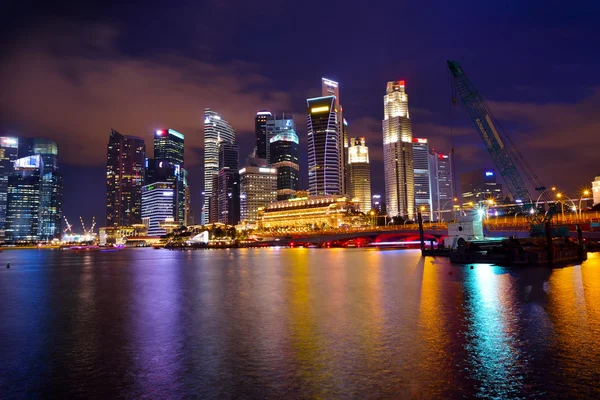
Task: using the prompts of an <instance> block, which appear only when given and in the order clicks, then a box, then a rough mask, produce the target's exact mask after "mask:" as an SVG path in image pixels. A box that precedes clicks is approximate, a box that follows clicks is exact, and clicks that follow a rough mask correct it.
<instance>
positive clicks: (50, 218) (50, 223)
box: [19, 138, 63, 241]
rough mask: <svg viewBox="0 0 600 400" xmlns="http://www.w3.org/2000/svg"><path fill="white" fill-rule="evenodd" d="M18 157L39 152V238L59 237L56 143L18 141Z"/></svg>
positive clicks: (59, 184)
mask: <svg viewBox="0 0 600 400" xmlns="http://www.w3.org/2000/svg"><path fill="white" fill-rule="evenodd" d="M19 153H20V155H19V156H20V157H28V156H32V155H37V154H39V155H40V156H41V157H42V161H43V163H44V167H43V170H42V189H41V192H40V218H39V227H38V236H39V239H40V240H44V241H50V240H52V239H59V238H60V236H61V226H62V201H63V176H62V174H61V173H60V171H59V170H58V144H57V143H56V142H55V141H53V140H50V139H45V138H27V139H24V140H21V141H20V143H19Z"/></svg>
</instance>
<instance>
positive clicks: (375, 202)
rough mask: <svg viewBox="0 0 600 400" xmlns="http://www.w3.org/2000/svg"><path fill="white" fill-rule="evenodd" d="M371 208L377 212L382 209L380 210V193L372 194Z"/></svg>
mask: <svg viewBox="0 0 600 400" xmlns="http://www.w3.org/2000/svg"><path fill="white" fill-rule="evenodd" d="M371 209H372V210H376V211H377V212H382V210H381V195H380V194H374V195H373V196H372V201H371Z"/></svg>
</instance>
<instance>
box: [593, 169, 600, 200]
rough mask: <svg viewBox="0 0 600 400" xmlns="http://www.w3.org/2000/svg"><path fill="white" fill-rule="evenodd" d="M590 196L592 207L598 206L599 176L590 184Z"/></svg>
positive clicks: (599, 196)
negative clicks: (592, 202)
mask: <svg viewBox="0 0 600 400" xmlns="http://www.w3.org/2000/svg"><path fill="white" fill-rule="evenodd" d="M592 196H593V199H594V205H596V204H600V176H597V177H596V178H595V179H594V181H593V182H592Z"/></svg>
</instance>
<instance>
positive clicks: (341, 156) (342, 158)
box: [321, 78, 348, 194]
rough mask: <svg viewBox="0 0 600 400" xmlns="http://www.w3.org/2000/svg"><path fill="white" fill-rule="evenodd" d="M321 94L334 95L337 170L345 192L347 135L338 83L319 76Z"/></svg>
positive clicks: (341, 186)
mask: <svg viewBox="0 0 600 400" xmlns="http://www.w3.org/2000/svg"><path fill="white" fill-rule="evenodd" d="M321 96H323V97H326V96H334V97H335V101H334V107H333V109H334V112H335V114H336V120H337V125H336V130H337V143H338V171H339V175H340V178H339V179H340V193H342V194H343V193H346V186H345V185H346V181H347V179H348V177H347V176H346V171H347V167H348V160H347V154H346V149H347V148H348V137H347V136H346V125H345V124H344V123H342V121H345V120H344V116H343V107H342V105H341V103H340V84H339V83H338V82H335V81H332V80H331V79H327V78H321Z"/></svg>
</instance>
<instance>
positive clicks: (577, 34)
mask: <svg viewBox="0 0 600 400" xmlns="http://www.w3.org/2000/svg"><path fill="white" fill-rule="evenodd" d="M71 3H75V2H71V1H69V2H34V1H26V0H25V1H18V2H14V1H13V2H10V3H9V4H8V5H7V6H6V5H4V6H3V8H2V14H3V25H2V26H1V27H0V35H1V37H2V38H3V39H4V40H3V41H2V42H3V45H2V50H1V51H2V52H1V53H0V55H1V61H2V62H1V63H0V88H1V94H0V135H17V136H24V137H29V136H41V137H48V138H51V139H54V140H56V141H57V142H58V143H59V145H60V162H61V168H62V170H63V172H64V174H65V201H64V214H65V215H66V216H67V217H68V218H69V219H70V220H71V222H74V221H75V220H76V219H77V218H78V217H79V216H80V215H82V216H83V217H84V218H85V219H86V220H89V219H91V217H92V216H93V215H94V216H96V218H97V219H98V220H99V221H103V220H104V196H105V181H104V174H105V158H106V144H107V141H108V135H109V132H110V129H111V128H115V129H117V130H118V131H119V132H121V133H124V134H133V135H139V136H143V137H145V138H146V139H147V143H146V146H147V149H148V150H149V152H151V149H152V145H151V138H152V131H153V130H154V129H157V128H166V127H169V128H173V129H176V130H178V131H180V132H182V133H184V134H185V137H186V154H185V157H186V165H187V168H188V169H189V170H190V177H191V185H192V195H193V205H194V209H195V211H196V216H197V217H199V209H200V201H201V200H200V192H201V191H202V178H203V177H202V168H201V162H202V144H203V136H202V135H203V133H202V128H203V117H202V114H203V110H204V108H205V107H210V108H212V109H214V110H216V111H217V112H219V113H220V114H221V115H222V116H223V117H224V118H225V119H227V120H228V121H229V122H230V123H231V124H232V125H233V127H234V129H235V130H236V135H237V138H238V141H239V142H240V144H241V152H240V153H241V156H240V158H241V160H240V161H241V163H243V162H244V158H245V155H247V154H248V153H250V152H251V151H252V147H253V141H254V133H253V129H254V128H253V124H254V116H255V114H256V111H257V110H258V109H264V108H266V109H270V110H271V111H273V112H277V113H281V112H293V113H294V114H295V118H296V124H297V128H298V133H299V136H300V137H301V146H302V150H303V153H304V160H303V164H302V165H301V167H302V168H303V171H302V172H303V176H304V178H303V181H304V183H305V186H306V183H307V179H306V122H305V120H306V117H305V107H306V103H305V99H306V98H307V97H311V96H317V95H319V94H320V79H321V77H328V78H331V79H333V80H336V81H339V82H340V99H341V103H342V105H343V106H344V116H345V117H346V119H347V120H348V122H349V135H350V136H351V137H355V136H366V138H367V144H368V146H369V148H370V152H371V160H372V167H371V173H372V180H373V193H381V194H383V180H382V175H383V166H382V162H381V160H382V134H381V119H382V118H383V95H384V94H385V85H386V82H387V81H390V80H400V79H404V80H406V84H407V92H408V94H409V107H410V112H411V118H412V121H413V136H415V137H427V138H429V139H430V143H431V146H432V147H433V148H435V149H436V150H438V151H441V152H447V151H449V150H450V148H451V135H450V131H451V130H450V126H453V134H454V146H455V149H456V155H457V159H456V167H457V170H458V172H459V173H460V172H461V171H466V170H469V169H472V168H475V167H493V165H492V163H491V159H490V157H489V155H488V154H487V152H486V150H485V148H484V147H483V144H482V142H481V140H480V138H479V136H478V134H477V132H476V131H475V130H474V128H473V127H472V126H471V122H470V120H469V119H468V117H467V114H466V112H465V111H464V109H463V107H462V105H461V104H460V103H459V105H458V106H457V107H456V108H452V107H451V106H450V103H451V101H450V100H451V94H450V85H449V83H450V81H449V76H448V71H447V67H446V60H447V59H455V60H457V61H458V62H459V63H460V64H461V66H462V67H463V69H464V70H465V72H466V73H467V75H468V76H469V77H470V78H471V80H472V81H473V83H474V84H475V86H476V87H477V88H478V89H479V91H480V93H481V94H482V95H483V96H484V97H485V98H486V100H487V101H488V105H489V106H490V108H491V109H492V112H493V113H494V116H495V117H496V118H498V119H499V120H500V121H501V123H502V126H503V128H504V130H505V131H506V132H507V133H508V134H509V135H510V136H511V137H512V139H513V141H514V142H516V143H517V144H518V145H519V146H520V148H521V151H522V152H523V154H524V155H525V156H526V157H527V159H528V160H529V162H530V164H531V165H532V166H533V167H534V169H535V170H536V171H537V174H538V175H539V177H540V178H541V179H542V181H543V182H545V184H546V186H551V185H556V186H558V187H559V188H561V189H562V190H564V191H565V193H567V194H568V195H569V196H570V197H573V198H575V197H578V196H579V195H578V189H580V188H582V187H584V186H589V185H590V182H591V181H592V180H593V178H594V176H595V175H600V160H599V159H598V156H597V153H598V148H599V147H600V73H599V72H600V28H599V26H600V25H599V24H598V21H599V20H600V6H599V5H598V2H592V1H587V2H583V1H582V2H571V3H569V2H564V1H561V2H558V1H522V0H521V1H503V2H497V1H494V2H487V1H477V2H475V1H469V2H464V1H454V2H452V1H430V2H425V1H412V2H408V1H371V2H364V1H360V2H358V1H335V0H332V1H311V0H306V1H254V2H250V1H218V0H214V1H206V2H203V1H191V0H185V1H169V2H167V1H144V2H141V1H139V2H137V1H136V2H133V3H132V2H126V3H127V4H122V3H112V2H111V1H103V2H99V3H94V2H84V3H86V4H80V5H75V6H72V5H71ZM72 7H75V8H72ZM102 223H103V222H100V224H102Z"/></svg>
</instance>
